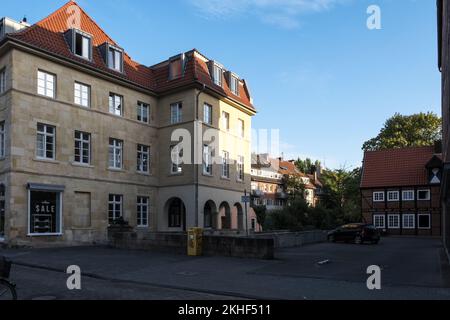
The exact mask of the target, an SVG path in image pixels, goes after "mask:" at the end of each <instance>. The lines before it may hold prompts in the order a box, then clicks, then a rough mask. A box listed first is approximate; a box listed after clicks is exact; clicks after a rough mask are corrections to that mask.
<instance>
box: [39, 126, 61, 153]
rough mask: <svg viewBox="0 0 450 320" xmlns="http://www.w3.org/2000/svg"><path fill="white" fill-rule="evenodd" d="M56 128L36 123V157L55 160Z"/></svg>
mask: <svg viewBox="0 0 450 320" xmlns="http://www.w3.org/2000/svg"><path fill="white" fill-rule="evenodd" d="M55 144H56V128H55V127H53V126H50V125H46V124H42V123H38V125H37V136H36V157H37V158H38V159H48V160H55Z"/></svg>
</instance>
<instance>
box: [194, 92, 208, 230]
mask: <svg viewBox="0 0 450 320" xmlns="http://www.w3.org/2000/svg"><path fill="white" fill-rule="evenodd" d="M205 90H206V85H205V84H203V87H202V89H201V90H200V91H199V92H198V93H197V96H196V97H195V125H196V126H197V124H198V122H199V118H198V114H199V103H200V95H201V94H202V93H204V92H205ZM199 138H200V139H202V141H203V137H199ZM197 139H198V137H194V140H195V141H194V151H195V154H194V158H195V159H196V160H198V159H197V156H196V155H197V152H199V150H196V149H197V148H196V147H197ZM202 145H203V143H202ZM202 154H203V153H202ZM198 166H199V165H198V164H197V163H194V174H195V178H194V185H195V226H196V227H197V228H198V226H199V221H198V210H199V205H198V194H199V192H198V180H199V177H198V175H199V172H198Z"/></svg>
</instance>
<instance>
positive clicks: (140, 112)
mask: <svg viewBox="0 0 450 320" xmlns="http://www.w3.org/2000/svg"><path fill="white" fill-rule="evenodd" d="M149 119H150V106H149V105H148V104H146V103H143V102H138V103H137V120H138V121H139V122H143V123H149Z"/></svg>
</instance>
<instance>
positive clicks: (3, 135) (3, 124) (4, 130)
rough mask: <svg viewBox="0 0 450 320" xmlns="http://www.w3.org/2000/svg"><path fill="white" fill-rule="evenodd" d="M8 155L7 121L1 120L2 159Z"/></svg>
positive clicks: (0, 142) (0, 152) (0, 144)
mask: <svg viewBox="0 0 450 320" xmlns="http://www.w3.org/2000/svg"><path fill="white" fill-rule="evenodd" d="M5 156H6V127H5V121H2V122H0V159H2V158H4V157H5Z"/></svg>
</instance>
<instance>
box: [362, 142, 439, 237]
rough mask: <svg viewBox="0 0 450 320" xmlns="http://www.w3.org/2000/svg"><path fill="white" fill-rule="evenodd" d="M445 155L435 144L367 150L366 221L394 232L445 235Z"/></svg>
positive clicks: (364, 175) (363, 206)
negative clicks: (443, 223) (443, 210)
mask: <svg viewBox="0 0 450 320" xmlns="http://www.w3.org/2000/svg"><path fill="white" fill-rule="evenodd" d="M438 151H439V150H438ZM441 157H442V155H441V154H440V153H436V152H435V147H418V148H404V149H388V150H381V151H371V152H366V153H365V155H364V163H363V175H362V181H361V198H362V200H361V201H362V204H361V206H362V215H363V218H364V220H365V222H367V223H371V224H374V225H375V227H377V228H379V229H382V230H383V231H384V232H386V233H387V234H392V235H419V236H441V235H442V210H441V201H440V196H441V193H440V192H441V179H442V158H441Z"/></svg>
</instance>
